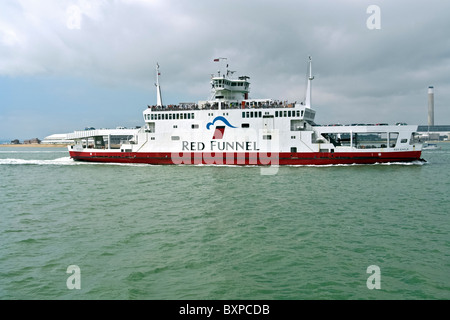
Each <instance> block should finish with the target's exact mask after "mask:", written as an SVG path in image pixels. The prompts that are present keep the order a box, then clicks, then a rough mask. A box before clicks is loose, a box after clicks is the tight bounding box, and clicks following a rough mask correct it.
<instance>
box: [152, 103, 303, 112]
mask: <svg viewBox="0 0 450 320" xmlns="http://www.w3.org/2000/svg"><path fill="white" fill-rule="evenodd" d="M296 103H297V102H294V103H288V102H287V101H254V102H245V101H243V102H242V103H237V102H228V103H222V107H221V109H266V108H293V107H294V106H295V104H296ZM148 108H150V109H152V111H183V110H218V109H219V103H218V102H214V103H209V102H207V103H205V104H204V105H203V107H201V106H199V105H198V104H195V103H192V104H178V105H173V104H170V105H167V106H148Z"/></svg>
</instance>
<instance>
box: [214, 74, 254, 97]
mask: <svg viewBox="0 0 450 320" xmlns="http://www.w3.org/2000/svg"><path fill="white" fill-rule="evenodd" d="M228 74H229V72H227V75H228ZM248 79H250V77H247V76H241V77H239V78H238V79H230V78H229V77H228V76H225V75H222V76H220V74H219V75H217V76H213V77H212V78H211V92H212V94H211V99H210V100H212V101H236V102H241V101H242V100H245V99H248V93H249V92H250V82H249V81H248Z"/></svg>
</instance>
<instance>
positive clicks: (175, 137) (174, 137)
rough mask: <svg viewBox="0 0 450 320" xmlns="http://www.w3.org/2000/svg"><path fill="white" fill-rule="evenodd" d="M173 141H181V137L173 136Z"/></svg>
mask: <svg viewBox="0 0 450 320" xmlns="http://www.w3.org/2000/svg"><path fill="white" fill-rule="evenodd" d="M172 140H173V141H177V140H180V137H179V136H172Z"/></svg>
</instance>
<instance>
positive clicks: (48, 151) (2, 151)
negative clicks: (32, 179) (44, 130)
mask: <svg viewBox="0 0 450 320" xmlns="http://www.w3.org/2000/svg"><path fill="white" fill-rule="evenodd" d="M0 153H67V150H61V151H54V150H51V151H50V150H39V151H36V150H0Z"/></svg>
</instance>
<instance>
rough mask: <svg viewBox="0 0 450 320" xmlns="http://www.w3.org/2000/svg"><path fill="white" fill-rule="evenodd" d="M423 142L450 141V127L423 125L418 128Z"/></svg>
mask: <svg viewBox="0 0 450 320" xmlns="http://www.w3.org/2000/svg"><path fill="white" fill-rule="evenodd" d="M417 132H418V133H419V134H420V139H421V140H425V141H428V140H434V141H444V140H449V137H450V125H434V126H427V125H421V126H419V127H418V128H417Z"/></svg>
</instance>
